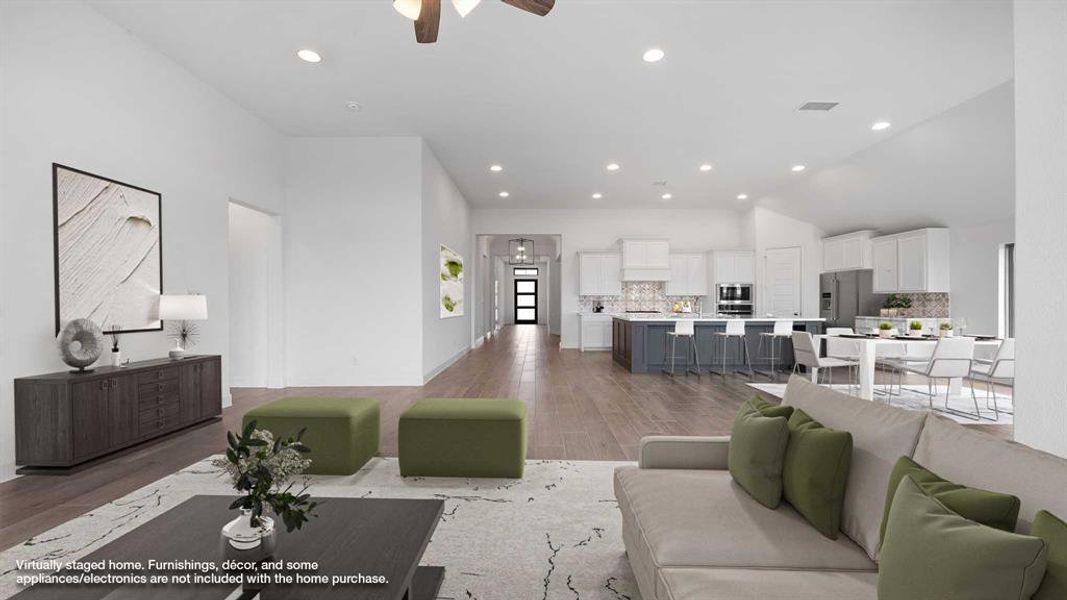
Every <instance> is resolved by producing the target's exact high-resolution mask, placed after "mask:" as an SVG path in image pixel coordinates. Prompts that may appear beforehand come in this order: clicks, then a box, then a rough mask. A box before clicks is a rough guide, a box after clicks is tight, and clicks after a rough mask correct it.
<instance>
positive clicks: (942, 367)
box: [887, 337, 992, 420]
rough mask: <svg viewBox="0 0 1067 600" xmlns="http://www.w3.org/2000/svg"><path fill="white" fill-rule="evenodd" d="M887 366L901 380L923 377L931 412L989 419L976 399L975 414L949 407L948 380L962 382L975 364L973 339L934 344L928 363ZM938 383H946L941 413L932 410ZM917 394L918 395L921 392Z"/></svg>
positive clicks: (948, 339) (897, 363) (943, 340)
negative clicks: (903, 378) (892, 369)
mask: <svg viewBox="0 0 1067 600" xmlns="http://www.w3.org/2000/svg"><path fill="white" fill-rule="evenodd" d="M887 362H889V363H890V364H892V365H893V367H894V368H896V369H897V370H898V371H900V372H901V376H902V377H903V374H904V373H914V374H916V375H922V376H924V377H926V387H927V390H928V393H927V394H925V395H926V396H928V397H929V399H930V409H931V410H936V411H938V412H946V413H951V414H954V415H960V416H962V417H968V418H971V419H976V420H980V419H983V418H988V417H984V416H983V415H982V411H981V409H980V408H979V407H978V400H977V399H974V413H969V412H967V411H964V410H959V409H955V408H952V407H951V406H949V390H950V388H951V380H952V379H955V378H960V379H962V378H964V377H968V376H970V374H971V366H972V364H973V362H974V338H969V337H952V338H947V337H946V338H941V339H940V340H938V341H937V344H936V345H934V351H933V353H931V355H930V358H929V359H928V360H919V361H913V360H897V361H887ZM938 379H944V380H945V407H944V408H943V409H940V408H937V407H935V406H934V397H935V396H936V395H937V394H936V393H935V391H934V383H935V382H936V381H937V380H938ZM916 393H920V394H921V393H922V392H916ZM990 420H992V419H990Z"/></svg>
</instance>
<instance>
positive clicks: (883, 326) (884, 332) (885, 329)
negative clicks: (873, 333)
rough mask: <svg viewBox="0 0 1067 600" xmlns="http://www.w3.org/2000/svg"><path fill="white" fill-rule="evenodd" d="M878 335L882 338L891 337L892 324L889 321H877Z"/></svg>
mask: <svg viewBox="0 0 1067 600" xmlns="http://www.w3.org/2000/svg"><path fill="white" fill-rule="evenodd" d="M878 335H879V336H881V337H884V338H888V337H893V324H892V323H890V322H889V321H882V322H881V323H879V324H878Z"/></svg>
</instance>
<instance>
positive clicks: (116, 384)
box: [111, 379, 119, 388]
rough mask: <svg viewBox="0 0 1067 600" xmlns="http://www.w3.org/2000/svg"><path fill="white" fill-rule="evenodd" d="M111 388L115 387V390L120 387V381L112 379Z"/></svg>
mask: <svg viewBox="0 0 1067 600" xmlns="http://www.w3.org/2000/svg"><path fill="white" fill-rule="evenodd" d="M111 387H113V388H117V387H119V380H118V379H112V380H111Z"/></svg>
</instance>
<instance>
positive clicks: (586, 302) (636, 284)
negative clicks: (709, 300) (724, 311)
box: [578, 281, 702, 313]
mask: <svg viewBox="0 0 1067 600" xmlns="http://www.w3.org/2000/svg"><path fill="white" fill-rule="evenodd" d="M685 300H688V301H689V303H690V304H691V305H692V306H693V312H696V313H699V312H700V309H701V306H700V301H701V300H702V298H701V297H700V296H668V295H667V284H666V283H664V282H662V281H624V282H623V284H622V295H621V296H579V297H578V310H579V311H581V312H592V310H593V307H594V306H596V305H597V303H600V304H603V305H604V312H608V313H621V312H626V311H628V310H654V311H657V312H662V313H669V312H671V310H672V305H673V304H674V303H675V302H679V301H685Z"/></svg>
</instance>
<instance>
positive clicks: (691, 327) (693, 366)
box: [663, 319, 700, 377]
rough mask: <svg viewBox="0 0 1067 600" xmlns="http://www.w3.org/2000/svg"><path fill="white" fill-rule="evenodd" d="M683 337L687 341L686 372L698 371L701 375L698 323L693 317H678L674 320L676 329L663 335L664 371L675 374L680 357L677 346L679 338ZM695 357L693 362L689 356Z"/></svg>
mask: <svg viewBox="0 0 1067 600" xmlns="http://www.w3.org/2000/svg"><path fill="white" fill-rule="evenodd" d="M679 338H682V339H684V340H685V342H686V352H685V374H686V375H688V374H689V373H696V374H697V375H698V376H699V375H700V354H699V353H698V352H697V337H696V324H695V322H694V321H693V320H692V319H678V320H677V321H675V322H674V331H668V332H667V335H665V336H663V372H664V373H667V374H668V375H670V376H672V377H673V376H674V373H675V368H674V363H675V360H676V359H677V358H678V353H677V352H676V348H677V345H678V339H679ZM668 341H669V342H670V348H671V349H670V354H669V355H668V354H667V345H668ZM668 356H669V357H670V361H671V368H670V370H669V371H668V370H667V358H668ZM690 357H693V362H692V363H690V362H689V358H690Z"/></svg>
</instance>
